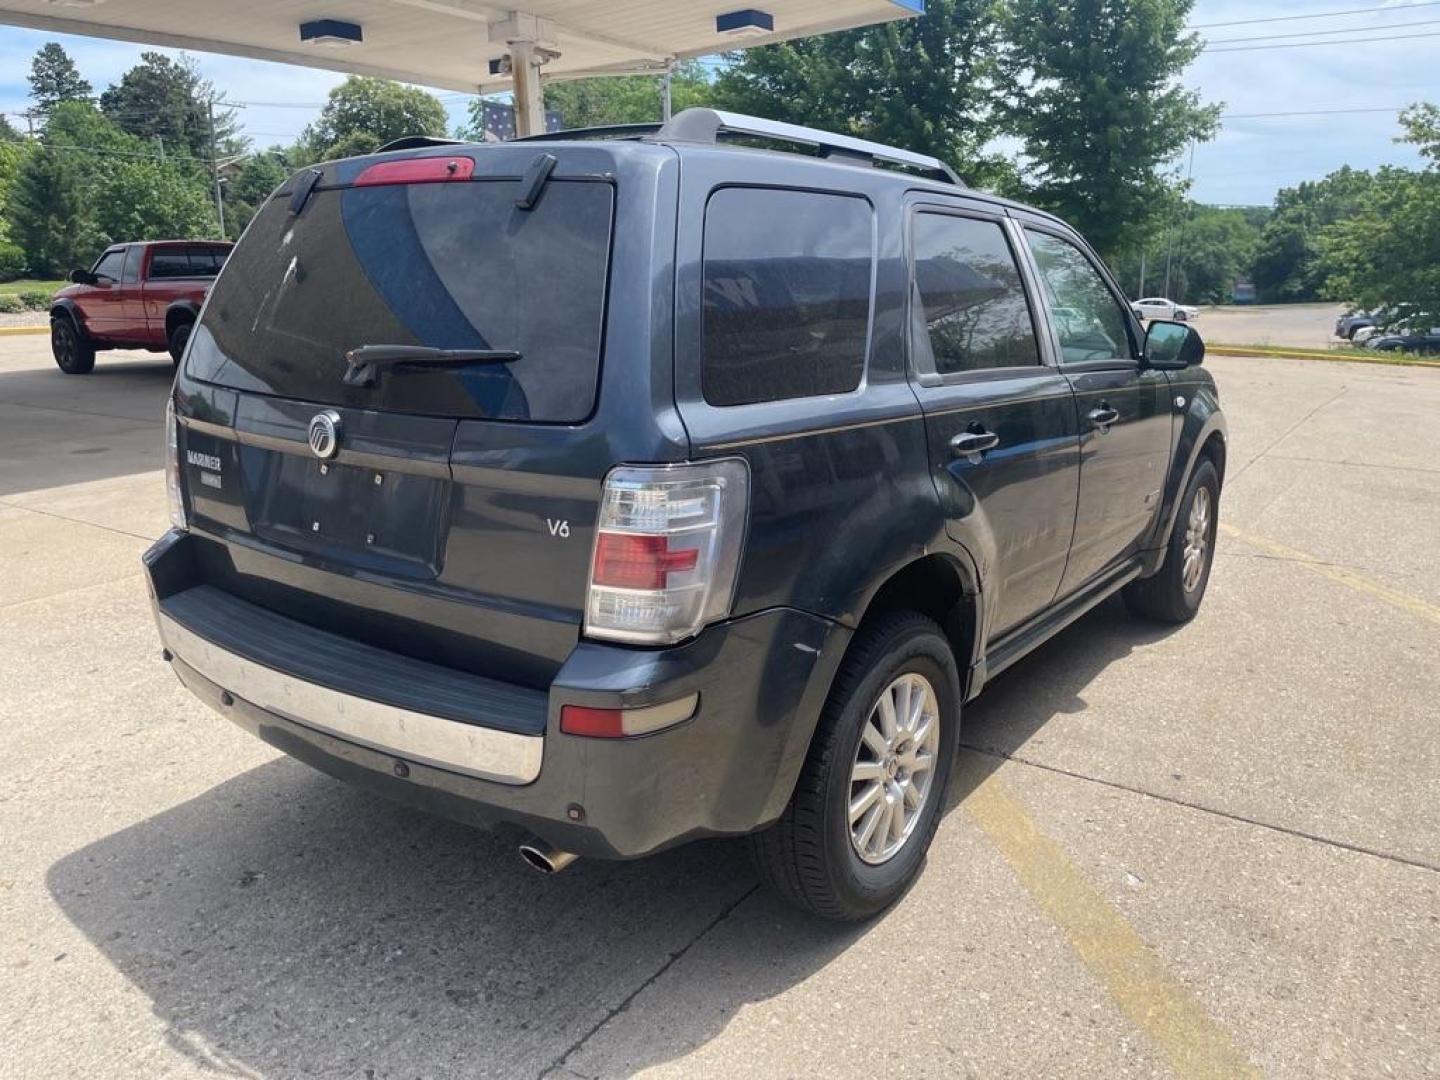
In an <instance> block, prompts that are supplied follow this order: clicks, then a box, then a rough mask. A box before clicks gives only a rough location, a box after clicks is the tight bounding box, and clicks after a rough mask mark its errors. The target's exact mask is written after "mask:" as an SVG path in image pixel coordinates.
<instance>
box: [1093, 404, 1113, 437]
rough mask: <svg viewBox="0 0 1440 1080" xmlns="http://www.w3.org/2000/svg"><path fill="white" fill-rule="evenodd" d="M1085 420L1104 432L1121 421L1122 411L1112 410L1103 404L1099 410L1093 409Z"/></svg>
mask: <svg viewBox="0 0 1440 1080" xmlns="http://www.w3.org/2000/svg"><path fill="white" fill-rule="evenodd" d="M1085 419H1087V420H1089V421H1090V423H1091V424H1092V425H1094V426H1095V427H1097V428H1100V429H1101V430H1102V431H1103V430H1105V429H1106V428H1108V427H1109V426H1110V425H1111V424H1113V423H1115V421H1116V420H1119V419H1120V410H1119V409H1112V408H1110V406H1109V405H1104V404H1102V405H1101V406H1100V407H1099V408H1098V409H1091V410H1090V411H1089V412H1088V413H1086V414H1085Z"/></svg>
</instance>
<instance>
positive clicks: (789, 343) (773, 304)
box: [701, 188, 874, 405]
mask: <svg viewBox="0 0 1440 1080" xmlns="http://www.w3.org/2000/svg"><path fill="white" fill-rule="evenodd" d="M704 259H705V268H704V313H703V318H704V361H703V363H702V365H701V384H702V389H703V391H704V394H705V400H706V401H708V402H709V403H710V404H712V405H748V404H752V403H754V402H759V401H778V400H780V399H782V398H796V397H811V396H814V395H817V394H843V393H848V392H849V391H851V390H854V389H855V388H856V387H857V386H859V385H860V376H861V373H862V372H863V371H864V367H865V345H866V341H867V338H868V335H869V327H870V280H871V267H872V264H873V263H874V240H873V236H872V230H871V211H870V204H869V203H867V202H866V201H865V200H863V199H858V198H852V197H850V196H845V195H817V194H813V193H810V192H803V191H780V190H775V189H769V188H726V189H724V190H721V191H717V192H716V193H715V194H714V195H712V196H711V197H710V203H709V206H708V207H707V208H706V211H705V252H704Z"/></svg>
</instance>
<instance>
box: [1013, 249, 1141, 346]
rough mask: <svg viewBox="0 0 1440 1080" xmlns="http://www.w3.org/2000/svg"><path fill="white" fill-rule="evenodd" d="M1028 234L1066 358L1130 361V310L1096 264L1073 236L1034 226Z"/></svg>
mask: <svg viewBox="0 0 1440 1080" xmlns="http://www.w3.org/2000/svg"><path fill="white" fill-rule="evenodd" d="M1025 235H1026V237H1027V238H1028V239H1029V241H1030V250H1031V251H1032V252H1034V254H1035V264H1036V266H1037V267H1038V268H1039V270H1040V281H1041V283H1042V285H1043V286H1044V288H1045V293H1046V296H1047V297H1048V298H1049V301H1050V314H1051V315H1052V317H1053V318H1054V320H1055V331H1056V333H1057V334H1058V335H1059V337H1060V358H1061V362H1062V363H1066V364H1076V363H1081V362H1083V361H1086V360H1114V359H1124V360H1129V359H1130V358H1131V354H1130V333H1129V330H1128V329H1127V328H1126V325H1127V320H1126V318H1125V312H1124V309H1122V308H1121V307H1120V302H1119V301H1118V300H1116V299H1115V294H1114V293H1112V292H1111V291H1110V287H1109V286H1108V285H1106V284H1105V279H1104V278H1102V277H1101V276H1100V271H1099V270H1097V269H1096V268H1095V264H1094V263H1092V262H1091V261H1090V259H1089V257H1088V256H1086V254H1085V253H1084V252H1083V251H1081V250H1080V249H1079V248H1078V247H1076V246H1075V245H1074V244H1072V243H1070V242H1069V241H1068V240H1061V239H1060V238H1059V237H1058V236H1051V235H1050V234H1049V233H1042V232H1035V231H1034V230H1032V229H1026V230H1025Z"/></svg>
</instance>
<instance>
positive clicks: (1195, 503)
mask: <svg viewBox="0 0 1440 1080" xmlns="http://www.w3.org/2000/svg"><path fill="white" fill-rule="evenodd" d="M1209 554H1210V489H1209V488H1207V487H1197V488H1196V489H1195V497H1194V498H1193V499H1191V500H1190V519H1189V520H1188V521H1187V522H1186V523H1185V552H1184V561H1183V562H1182V564H1181V572H1180V581H1181V584H1183V585H1184V586H1185V591H1186V592H1187V593H1192V592H1194V591H1195V590H1196V589H1198V588H1199V587H1200V581H1201V579H1202V578H1204V576H1205V566H1206V563H1207V561H1208V559H1209Z"/></svg>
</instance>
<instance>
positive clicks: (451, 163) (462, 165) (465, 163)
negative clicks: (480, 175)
mask: <svg viewBox="0 0 1440 1080" xmlns="http://www.w3.org/2000/svg"><path fill="white" fill-rule="evenodd" d="M474 174H475V159H474V158H468V157H427V158H406V159H405V160H404V161H381V162H378V163H376V164H374V165H371V166H370V167H369V168H367V169H366V170H365V171H364V172H362V173H361V174H360V175H359V176H357V177H356V178H355V186H356V187H373V186H376V185H379V184H443V183H445V182H447V181H450V180H469V179H470V177H471V176H473V175H474Z"/></svg>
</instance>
